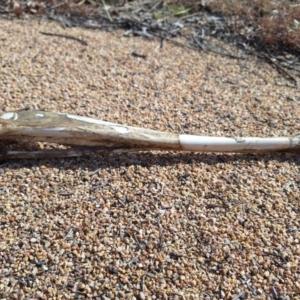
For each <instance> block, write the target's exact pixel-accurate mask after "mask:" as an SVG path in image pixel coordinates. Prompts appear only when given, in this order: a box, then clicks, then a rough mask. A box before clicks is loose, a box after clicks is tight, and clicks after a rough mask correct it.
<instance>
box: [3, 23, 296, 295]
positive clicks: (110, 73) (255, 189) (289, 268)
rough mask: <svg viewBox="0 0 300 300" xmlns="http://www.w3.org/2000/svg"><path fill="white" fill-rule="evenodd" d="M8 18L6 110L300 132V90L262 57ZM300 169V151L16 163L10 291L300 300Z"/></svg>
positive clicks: (10, 192)
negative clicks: (285, 83)
mask: <svg viewBox="0 0 300 300" xmlns="http://www.w3.org/2000/svg"><path fill="white" fill-rule="evenodd" d="M0 22H1V26H0V33H1V35H0V39H1V44H0V49H1V52H0V55H1V69H0V76H1V77H0V82H1V83H0V84H1V91H2V92H1V94H0V109H1V110H2V111H11V110H16V109H21V108H24V107H26V106H29V107H30V108H32V109H44V110H48V111H61V112H69V113H73V114H78V115H83V116H89V117H94V118H98V119H103V120H107V121H111V122H117V123H123V124H127V125H132V126H140V127H145V128H152V129H158V130H164V131H171V132H178V133H190V134H192V133H195V134H207V135H219V136H248V135H249V136H277V135H278V136H281V135H295V134H299V131H300V127H299V116H300V106H299V101H300V94H299V90H298V89H292V88H289V87H286V86H279V85H276V84H275V83H274V82H275V80H277V81H280V80H282V78H278V73H277V71H276V70H274V69H273V68H272V67H271V66H270V65H268V64H266V63H265V62H263V61H258V60H256V59H254V58H251V57H249V58H247V59H244V60H242V59H241V60H237V59H230V58H227V57H221V56H217V55H214V54H211V53H204V52H201V53H198V52H196V51H192V50H189V49H184V48H180V47H176V46H173V45H170V44H168V43H165V44H164V46H163V48H160V43H159V42H158V41H156V40H145V39H142V38H140V37H139V38H135V37H130V38H129V37H125V36H124V35H123V32H122V31H116V32H110V33H108V32H101V31H94V30H84V29H79V28H71V29H63V28H62V27H61V26H59V25H57V24H55V23H46V22H45V23H44V22H42V21H41V22H39V23H38V22H36V21H28V20H27V21H24V20H18V21H13V22H11V21H3V20H2V21H0ZM40 31H43V32H55V33H60V34H68V35H72V36H76V37H78V38H80V39H82V40H84V41H86V42H87V43H88V45H84V44H82V43H79V42H78V41H76V40H71V39H66V38H62V37H54V36H46V35H42V34H41V33H40ZM224 47H227V48H228V47H229V46H228V45H224ZM228 49H229V48H228ZM231 51H235V50H234V49H231ZM136 54H138V55H142V57H138V56H137V55H136ZM299 164H300V157H299V155H297V154H294V155H292V154H274V155H273V154H272V155H220V154H205V155H204V154H197V153H173V152H149V153H147V152H143V153H129V154H120V155H117V154H109V153H108V154H105V155H103V156H92V157H82V158H74V159H47V160H23V161H21V160H16V161H2V162H1V166H0V201H1V202H0V230H1V231H0V262H1V271H0V297H1V299H87V298H91V299H170V300H171V299H172V300H173V299H174V300H175V299H300V296H299V295H300V267H299V260H300V243H299V239H300V221H299V213H300V206H299V204H300V202H299V201H300V179H299V171H300V170H299V169H300V167H299Z"/></svg>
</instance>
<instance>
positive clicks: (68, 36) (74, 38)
mask: <svg viewBox="0 0 300 300" xmlns="http://www.w3.org/2000/svg"><path fill="white" fill-rule="evenodd" d="M40 33H41V34H43V35H48V36H57V37H62V38H66V39H70V40H74V41H77V42H79V43H80V44H81V45H84V46H87V45H88V43H87V42H86V41H83V40H82V39H79V38H77V37H74V36H71V35H66V34H59V33H51V32H44V31H40Z"/></svg>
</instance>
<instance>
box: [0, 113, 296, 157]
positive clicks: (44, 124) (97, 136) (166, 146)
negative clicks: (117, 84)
mask: <svg viewBox="0 0 300 300" xmlns="http://www.w3.org/2000/svg"><path fill="white" fill-rule="evenodd" d="M1 139H2V140H11V141H16V142H19V143H27V142H50V143H58V144H62V145H68V146H76V147H80V149H79V148H77V149H72V150H55V151H52V152H51V150H50V151H48V152H47V151H46V152H45V151H42V150H41V151H36V152H32V153H31V154H28V153H30V152H23V151H3V150H2V151H0V158H14V157H16V158H19V157H42V156H43V153H45V156H46V157H49V156H51V154H50V153H52V154H53V155H52V157H57V156H60V157H61V156H80V155H86V154H90V153H92V152H103V151H122V152H123V151H133V150H134V151H141V150H142V151H145V150H146V151H147V150H175V151H199V152H236V153H256V152H274V151H285V152H289V151H297V152H298V151H299V150H300V136H296V137H270V138H258V137H239V138H227V137H209V136H195V135H187V134H175V133H166V132H160V131H155V130H150V129H143V128H137V127H130V126H126V125H120V124H114V123H110V122H105V121H100V120H95V119H92V118H87V117H81V116H76V115H71V114H62V113H52V112H44V111H30V110H29V111H27V110H24V111H16V112H8V113H5V114H3V115H2V116H0V140H1ZM60 151H62V152H60ZM26 153H27V154H26ZM34 153H35V154H36V155H35V154H34ZM22 155H23V156H22ZM26 155H27V156H26Z"/></svg>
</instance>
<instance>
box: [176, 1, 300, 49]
mask: <svg viewBox="0 0 300 300" xmlns="http://www.w3.org/2000/svg"><path fill="white" fill-rule="evenodd" d="M171 2H172V3H174V2H175V3H177V4H178V5H179V4H181V5H182V4H183V3H185V6H187V7H192V8H193V11H194V12H195V11H197V10H200V9H205V10H207V11H209V12H210V13H214V14H219V15H221V16H223V17H224V18H225V19H226V21H227V25H228V27H229V29H230V30H231V31H232V33H234V34H239V35H242V36H244V37H245V38H246V39H247V40H248V41H250V42H252V43H256V46H260V47H261V48H263V49H264V50H271V51H287V52H296V53H298V52H299V51H300V4H297V1H288V0H285V1H278V0H275V1H270V0H263V1H260V0H259V1H256V0H225V1H224V0H208V1H202V2H201V1H196V0H192V1H181V0H179V1H171ZM201 3H203V4H204V6H203V5H200V4H201Z"/></svg>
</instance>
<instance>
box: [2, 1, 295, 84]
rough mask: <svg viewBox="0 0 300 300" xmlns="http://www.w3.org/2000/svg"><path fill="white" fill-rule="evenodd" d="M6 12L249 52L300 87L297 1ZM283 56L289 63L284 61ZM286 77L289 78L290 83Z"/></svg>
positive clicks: (39, 4)
mask: <svg viewBox="0 0 300 300" xmlns="http://www.w3.org/2000/svg"><path fill="white" fill-rule="evenodd" d="M14 7H17V8H18V9H17V11H18V12H16V9H14ZM4 11H5V12H6V13H7V12H9V11H11V12H14V13H15V14H16V15H17V16H18V17H20V16H21V15H22V14H30V15H37V16H41V15H43V16H44V17H47V18H49V20H55V21H59V22H60V23H61V24H62V25H63V26H64V27H72V26H83V27H86V28H92V29H102V30H114V29H117V28H122V29H124V30H125V34H126V35H138V36H141V37H145V38H152V37H155V38H157V39H159V40H160V41H161V46H163V41H169V42H171V43H174V44H176V45H178V46H184V47H187V48H190V49H195V50H198V51H199V50H200V51H211V52H214V53H216V54H219V55H225V56H229V57H232V58H235V59H241V58H242V59H244V58H245V57H246V54H252V55H257V56H258V57H259V58H260V59H262V57H263V59H266V60H267V61H268V62H269V63H271V65H272V66H274V68H275V69H276V70H277V71H278V73H279V74H281V76H282V77H283V80H282V79H280V81H278V80H276V79H274V83H275V84H277V85H286V86H289V87H297V82H296V79H295V76H297V75H299V73H300V70H299V69H300V68H299V67H298V66H296V65H298V64H299V59H298V58H297V54H298V53H299V52H300V46H299V45H300V25H299V24H300V17H299V16H300V6H299V5H297V4H294V3H293V2H292V1H287V0H286V1H279V0H277V1H270V0H264V1H251V0H243V1H223V0H210V1H202V2H199V3H198V2H197V1H181V0H170V1H157V2H155V1H146V2H140V1H95V2H90V1H80V2H76V1H68V2H60V3H52V5H50V4H49V3H48V2H43V1H36V2H35V1H25V3H24V5H22V6H21V5H20V3H19V2H16V1H9V2H8V6H7V7H6V9H5V10H4ZM66 36H67V35H66ZM183 39H184V41H183ZM78 41H80V42H81V43H85V42H84V41H81V40H80V39H78ZM224 43H231V44H235V45H236V46H237V47H238V48H239V52H240V53H239V55H236V54H233V53H230V52H229V51H228V50H227V49H225V48H224ZM282 55H284V56H285V57H286V59H285V60H283V61H280V60H279V59H278V58H279V57H282ZM287 56H289V58H287ZM286 61H289V63H286ZM286 69H289V71H287V70H286ZM291 72H293V73H295V75H293V74H292V73H291ZM284 78H286V79H287V80H288V81H287V82H286V83H284Z"/></svg>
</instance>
